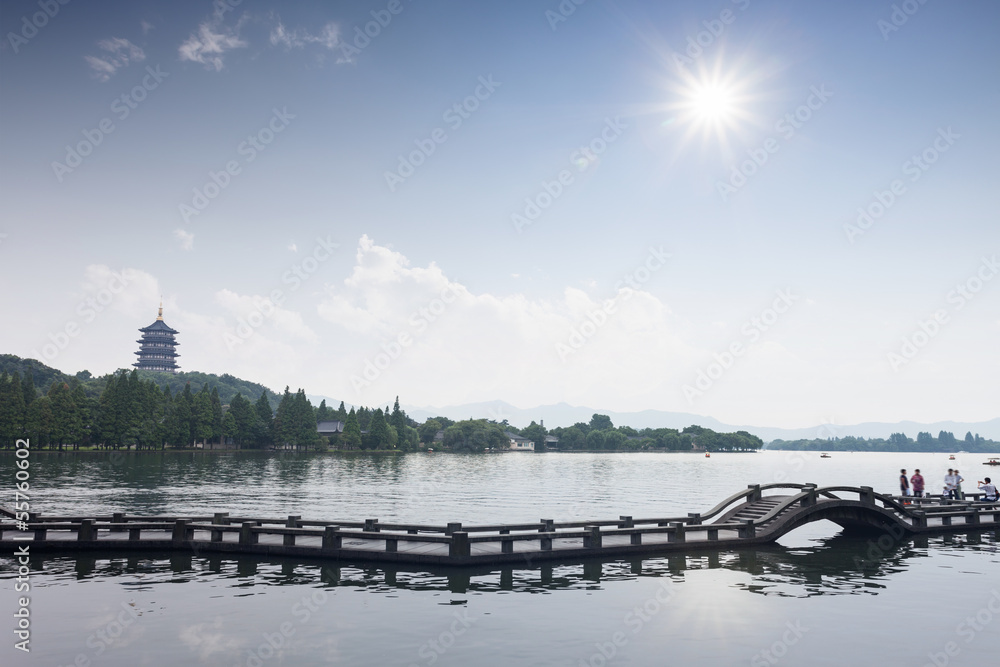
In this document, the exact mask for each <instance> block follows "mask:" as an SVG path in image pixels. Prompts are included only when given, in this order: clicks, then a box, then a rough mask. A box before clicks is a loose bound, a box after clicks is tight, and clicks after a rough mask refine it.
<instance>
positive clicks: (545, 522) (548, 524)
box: [538, 519, 556, 533]
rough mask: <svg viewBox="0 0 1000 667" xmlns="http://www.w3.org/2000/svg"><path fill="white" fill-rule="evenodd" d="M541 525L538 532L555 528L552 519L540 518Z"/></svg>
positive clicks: (547, 531) (549, 531)
mask: <svg viewBox="0 0 1000 667" xmlns="http://www.w3.org/2000/svg"><path fill="white" fill-rule="evenodd" d="M540 522H541V524H542V525H541V526H540V527H539V528H538V532H539V533H551V532H552V531H553V530H555V525H556V522H555V520H554V519H540Z"/></svg>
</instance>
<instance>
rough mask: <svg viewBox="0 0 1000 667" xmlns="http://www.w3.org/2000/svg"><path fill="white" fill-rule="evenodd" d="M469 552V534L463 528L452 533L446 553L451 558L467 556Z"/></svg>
mask: <svg viewBox="0 0 1000 667" xmlns="http://www.w3.org/2000/svg"><path fill="white" fill-rule="evenodd" d="M471 553H472V551H471V549H470V544H469V534H468V533H467V532H465V531H464V530H459V531H455V532H454V533H452V534H451V543H450V544H449V545H448V555H449V556H451V557H452V558H468V557H469V555H470V554H471Z"/></svg>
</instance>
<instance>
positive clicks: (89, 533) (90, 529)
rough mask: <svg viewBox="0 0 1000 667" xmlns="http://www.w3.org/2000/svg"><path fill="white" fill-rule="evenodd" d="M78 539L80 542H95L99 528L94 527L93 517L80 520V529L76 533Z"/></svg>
mask: <svg viewBox="0 0 1000 667" xmlns="http://www.w3.org/2000/svg"><path fill="white" fill-rule="evenodd" d="M76 539H77V540H78V541H80V542H93V541H95V540H96V539H97V528H95V527H94V520H93V519H84V520H83V521H81V522H80V529H79V530H78V531H77V533H76Z"/></svg>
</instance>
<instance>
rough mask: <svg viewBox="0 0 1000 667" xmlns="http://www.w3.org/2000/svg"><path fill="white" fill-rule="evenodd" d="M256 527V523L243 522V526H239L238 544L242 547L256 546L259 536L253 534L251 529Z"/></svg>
mask: <svg viewBox="0 0 1000 667" xmlns="http://www.w3.org/2000/svg"><path fill="white" fill-rule="evenodd" d="M256 527H257V522H255V521H244V522H243V525H242V526H240V544H242V545H244V546H249V545H251V544H257V539H258V538H259V537H260V536H259V535H258V534H257V533H255V532H253V529H254V528H256Z"/></svg>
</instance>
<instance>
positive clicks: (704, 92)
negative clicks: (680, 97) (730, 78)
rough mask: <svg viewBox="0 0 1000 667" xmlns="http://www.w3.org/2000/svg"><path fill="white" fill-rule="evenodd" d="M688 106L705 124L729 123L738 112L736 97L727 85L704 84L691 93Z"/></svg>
mask: <svg viewBox="0 0 1000 667" xmlns="http://www.w3.org/2000/svg"><path fill="white" fill-rule="evenodd" d="M688 106H689V108H690V111H691V113H692V115H693V116H694V117H696V118H697V119H700V120H701V121H702V122H704V123H727V122H729V121H731V120H732V118H733V115H734V113H735V112H736V110H737V109H736V95H735V94H734V92H733V91H732V90H731V89H730V88H729V87H727V86H725V85H722V84H704V85H700V86H698V87H697V88H695V89H694V90H692V91H691V92H690V100H689V102H688Z"/></svg>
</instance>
